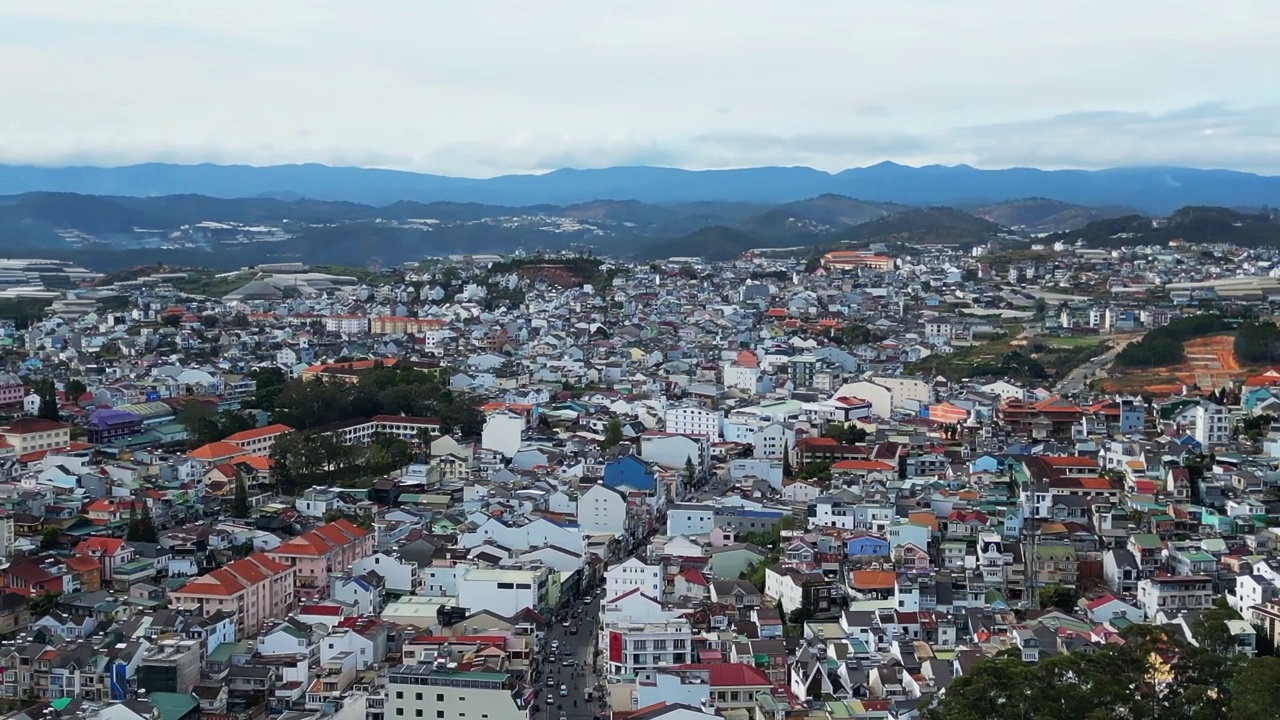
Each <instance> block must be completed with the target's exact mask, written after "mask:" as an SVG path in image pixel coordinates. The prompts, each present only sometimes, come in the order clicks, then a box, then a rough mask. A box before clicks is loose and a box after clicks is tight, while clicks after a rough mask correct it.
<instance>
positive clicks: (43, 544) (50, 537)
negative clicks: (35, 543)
mask: <svg viewBox="0 0 1280 720" xmlns="http://www.w3.org/2000/svg"><path fill="white" fill-rule="evenodd" d="M61 540H62V530H60V529H58V528H56V527H47V528H45V529H44V532H42V533H40V549H41V550H48V549H49V548H51V547H53V546H54V545H57V544H58V543H59V542H60V541H61Z"/></svg>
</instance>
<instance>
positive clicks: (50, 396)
mask: <svg viewBox="0 0 1280 720" xmlns="http://www.w3.org/2000/svg"><path fill="white" fill-rule="evenodd" d="M32 390H34V391H35V394H36V396H37V397H39V398H40V409H39V410H37V411H36V417H38V418H43V419H45V420H54V421H61V420H62V413H61V412H60V411H59V410H58V389H57V388H56V387H54V384H53V381H52V380H38V381H36V383H35V385H33V386H32Z"/></svg>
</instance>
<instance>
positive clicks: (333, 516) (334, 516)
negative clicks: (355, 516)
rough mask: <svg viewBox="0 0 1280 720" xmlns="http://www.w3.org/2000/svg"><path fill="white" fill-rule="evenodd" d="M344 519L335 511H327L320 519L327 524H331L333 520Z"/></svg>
mask: <svg viewBox="0 0 1280 720" xmlns="http://www.w3.org/2000/svg"><path fill="white" fill-rule="evenodd" d="M344 517H346V515H343V514H342V513H340V512H338V511H337V510H328V511H326V512H325V514H324V517H323V518H321V520H322V521H324V522H327V523H331V522H333V521H334V520H341V519H342V518H344Z"/></svg>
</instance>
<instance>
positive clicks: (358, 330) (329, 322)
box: [324, 315, 369, 335]
mask: <svg viewBox="0 0 1280 720" xmlns="http://www.w3.org/2000/svg"><path fill="white" fill-rule="evenodd" d="M324 329H325V330H326V331H328V332H331V333H340V334H342V335H367V334H368V333H369V318H367V317H364V316H361V315H329V316H328V317H326V318H325V319H324Z"/></svg>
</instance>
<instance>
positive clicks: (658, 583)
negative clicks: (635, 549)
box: [604, 558, 662, 599]
mask: <svg viewBox="0 0 1280 720" xmlns="http://www.w3.org/2000/svg"><path fill="white" fill-rule="evenodd" d="M604 587H605V596H606V597H608V598H616V597H618V596H619V595H622V594H623V593H625V592H627V591H628V590H639V591H640V592H642V593H644V594H645V595H648V596H650V597H654V598H658V599H661V598H662V566H660V565H646V564H644V563H643V562H642V561H641V560H640V559H639V558H630V559H628V560H627V561H626V562H623V563H619V564H618V565H614V566H613V567H611V568H609V569H608V570H606V571H605V573H604Z"/></svg>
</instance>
